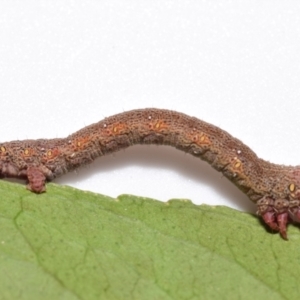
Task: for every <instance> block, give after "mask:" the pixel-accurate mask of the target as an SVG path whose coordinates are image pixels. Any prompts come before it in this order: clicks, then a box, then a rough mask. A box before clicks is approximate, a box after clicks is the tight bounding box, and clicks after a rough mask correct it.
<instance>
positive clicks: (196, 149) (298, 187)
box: [0, 108, 300, 239]
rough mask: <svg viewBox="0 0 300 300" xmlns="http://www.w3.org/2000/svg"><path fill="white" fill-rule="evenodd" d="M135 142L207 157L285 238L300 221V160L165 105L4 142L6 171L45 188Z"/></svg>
mask: <svg viewBox="0 0 300 300" xmlns="http://www.w3.org/2000/svg"><path fill="white" fill-rule="evenodd" d="M134 144H158V145H170V146H173V147H175V148H177V149H180V150H182V151H185V152H187V153H190V154H192V155H194V156H196V157H199V158H201V159H203V160H206V161H207V162H208V163H209V164H210V165H211V166H212V167H213V168H215V169H216V170H218V171H220V172H222V173H223V174H224V175H225V176H226V177H227V178H228V179H229V180H230V181H232V182H233V183H234V184H235V185H236V186H238V187H239V188H240V189H241V190H242V191H243V192H244V193H245V194H247V195H248V197H249V198H250V199H251V200H252V201H253V202H255V203H256V204H257V207H258V214H259V215H261V216H262V218H263V220H264V221H265V223H266V224H268V226H269V227H270V228H271V229H272V230H275V231H279V232H280V234H281V236H282V237H283V238H284V239H287V232H286V227H287V224H288V222H289V221H296V222H300V166H296V167H292V166H283V165H276V164H273V163H270V162H267V161H265V160H262V159H260V158H258V157H257V156H256V154H255V153H254V152H253V151H252V150H251V149H250V148H248V147H247V146H246V145H244V144H243V143H242V142H241V141H240V140H238V139H236V138H234V137H232V136H231V135H230V134H228V133H227V132H226V131H224V130H222V129H220V128H218V127H216V126H214V125H211V124H208V123H206V122H204V121H201V120H199V119H196V118H194V117H190V116H187V115H185V114H182V113H179V112H175V111H170V110H164V109H155V108H148V109H137V110H132V111H128V112H124V113H121V114H117V115H114V116H112V117H109V118H106V119H104V120H102V121H100V122H98V123H95V124H92V125H89V126H87V127H85V128H83V129H81V130H79V131H77V132H75V133H74V134H71V135H70V136H68V137H67V138H61V139H48V140H46V139H39V140H24V141H12V142H7V143H2V144H0V176H1V177H2V178H3V177H15V178H24V179H27V181H28V185H27V188H28V189H29V190H30V191H32V192H35V193H42V192H44V191H45V190H46V187H45V183H46V181H51V180H53V179H54V178H56V177H58V176H60V175H62V174H64V173H66V172H68V171H71V170H74V169H76V168H78V167H80V166H82V165H85V164H88V163H91V162H92V161H93V160H94V159H95V158H96V157H98V156H102V155H105V154H108V153H112V152H115V151H118V150H121V149H124V148H126V147H129V146H131V145H134Z"/></svg>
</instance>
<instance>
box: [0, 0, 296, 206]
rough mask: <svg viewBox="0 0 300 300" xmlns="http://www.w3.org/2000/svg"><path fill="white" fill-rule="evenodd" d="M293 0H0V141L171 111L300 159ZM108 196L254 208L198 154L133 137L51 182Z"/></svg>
mask: <svg viewBox="0 0 300 300" xmlns="http://www.w3.org/2000/svg"><path fill="white" fill-rule="evenodd" d="M299 16H300V2H299V1H274V0H272V1H271V0H270V1H254V0H251V1H246V0H244V1H233V0H232V1H224V0H221V1H217V0H214V1H199V0H197V1H196V0H195V1H186V0H185V1H183V0H181V1H174V0H172V1H164V0H156V1H153V0H152V1H138V0H136V1H134V0H131V1H129V0H128V1H124V0H115V1H111V0H110V1H24V0H23V1H1V2H0V113H1V119H0V140H1V141H3V142H4V141H9V140H15V139H27V138H52V137H64V136H67V135H68V134H70V133H72V132H74V131H76V130H78V129H80V128H82V127H83V126H86V125H88V124H91V123H94V122H97V121H99V120H101V119H103V118H104V117H106V116H110V115H113V114H115V113H119V112H122V111H125V110H130V109H135V108H145V107H158V108H167V109H172V110H177V111H180V112H184V113H186V114H189V115H193V116H196V117H198V118H200V119H203V120H205V121H207V122H210V123H213V124H215V125H217V126H220V127H221V128H223V129H225V130H227V131H229V132H230V133H231V134H232V135H234V136H236V137H238V138H239V139H241V140H243V141H244V142H245V143H246V144H247V145H249V146H250V147H251V148H252V149H253V150H254V151H255V152H256V153H257V154H258V155H259V156H260V157H263V158H265V159H267V160H270V161H272V162H276V163H282V164H299V162H300V158H299V153H300V143H299V137H300V129H299V127H300V103H299V101H300V17H299ZM56 182H57V183H61V184H68V185H72V186H75V187H78V188H81V189H85V190H91V191H95V192H99V193H103V194H107V195H110V196H113V197H116V196H117V195H119V194H122V193H131V194H135V195H142V196H149V197H153V198H157V199H159V200H162V201H167V200H168V199H170V198H174V197H176V198H177V197H182V198H189V199H191V200H192V201H193V202H194V203H198V204H200V203H209V204H224V205H228V206H232V207H235V208H238V209H240V210H244V211H251V212H253V211H255V207H254V205H253V204H252V203H251V202H250V201H248V200H247V198H246V197H245V196H244V195H243V194H242V193H241V192H240V191H238V190H237V189H236V188H235V187H234V186H233V185H232V184H231V183H230V182H228V180H227V179H226V178H223V177H222V176H221V174H220V173H217V172H216V171H215V170H213V169H211V168H210V167H209V166H208V165H207V164H206V163H204V162H202V161H200V160H198V159H196V158H194V157H192V156H189V155H186V154H184V153H181V152H179V151H177V150H174V149H172V148H169V147H157V146H135V147H132V148H129V149H127V150H125V151H121V152H118V153H116V154H114V155H109V156H107V157H102V158H100V159H98V160H97V161H96V162H95V163H94V164H93V165H90V166H89V167H86V168H82V169H80V170H79V171H78V173H77V174H76V173H74V172H73V173H71V174H68V175H66V176H64V177H61V178H60V179H57V180H56Z"/></svg>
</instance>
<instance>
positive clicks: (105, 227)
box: [0, 181, 300, 300]
mask: <svg viewBox="0 0 300 300" xmlns="http://www.w3.org/2000/svg"><path fill="white" fill-rule="evenodd" d="M0 195H1V201H0V223H1V226H0V266H1V268H0V296H1V297H0V298H1V299H31V300H34V299H70V300H71V299H72V300H73V299H255V298H257V299H298V297H299V294H300V288H299V282H300V250H299V249H300V231H299V228H297V227H296V226H289V229H288V235H289V241H288V242H286V241H284V240H282V239H281V238H280V237H279V235H278V234H272V233H270V232H267V230H266V229H265V227H263V226H261V224H260V221H259V219H258V218H257V217H256V216H253V215H251V214H247V213H241V212H238V211H236V210H233V209H230V208H227V207H221V206H219V207H211V206H207V205H199V206H197V205H194V204H192V203H191V202H190V201H188V200H182V199H181V200H179V199H178V200H170V201H169V202H167V203H163V202H160V201H156V200H152V199H149V198H142V197H136V196H131V195H121V196H119V197H118V198H117V199H113V198H110V197H107V196H103V195H98V194H93V193H91V192H84V191H80V190H77V189H74V188H70V187H65V186H57V185H55V184H49V185H48V187H47V193H44V194H41V195H36V194H33V193H30V192H29V191H27V190H25V188H24V186H22V185H18V184H14V183H10V182H5V181H1V182H0Z"/></svg>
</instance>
